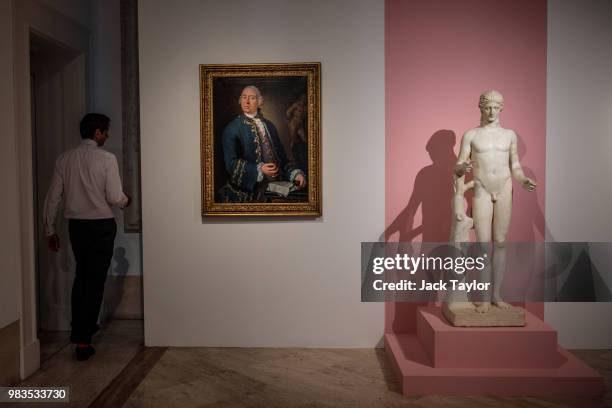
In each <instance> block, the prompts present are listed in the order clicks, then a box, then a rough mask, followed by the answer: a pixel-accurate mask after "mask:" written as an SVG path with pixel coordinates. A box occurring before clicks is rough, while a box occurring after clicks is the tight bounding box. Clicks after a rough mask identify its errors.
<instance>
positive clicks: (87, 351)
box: [74, 346, 96, 361]
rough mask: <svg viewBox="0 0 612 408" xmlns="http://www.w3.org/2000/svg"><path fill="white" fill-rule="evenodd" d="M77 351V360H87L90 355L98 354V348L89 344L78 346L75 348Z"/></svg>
mask: <svg viewBox="0 0 612 408" xmlns="http://www.w3.org/2000/svg"><path fill="white" fill-rule="evenodd" d="M74 351H75V353H76V359H77V361H85V360H88V359H89V357H91V356H93V355H94V354H96V349H95V348H93V347H91V346H87V347H78V346H77V347H76V348H75V349H74Z"/></svg>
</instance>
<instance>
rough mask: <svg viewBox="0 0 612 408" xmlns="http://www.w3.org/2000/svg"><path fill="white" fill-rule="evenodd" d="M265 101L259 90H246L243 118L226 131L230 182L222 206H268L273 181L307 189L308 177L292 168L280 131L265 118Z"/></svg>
mask: <svg viewBox="0 0 612 408" xmlns="http://www.w3.org/2000/svg"><path fill="white" fill-rule="evenodd" d="M263 101H264V99H263V96H262V95H261V92H260V91H259V89H257V87H255V86H253V85H249V86H247V87H245V88H244V89H243V90H242V93H241V94H240V98H239V99H238V104H239V105H240V108H241V109H242V114H241V115H239V116H237V117H236V118H235V119H233V120H232V121H231V122H230V123H229V124H228V125H227V126H226V127H225V130H224V131H223V159H224V162H225V169H226V171H227V173H228V181H227V183H226V184H225V185H224V186H223V187H221V189H220V190H219V201H221V202H228V203H249V202H264V201H266V198H265V192H266V189H267V186H268V183H269V182H271V181H290V182H292V183H294V184H295V186H296V187H297V189H303V188H305V187H306V177H305V176H304V173H303V172H302V171H301V170H299V169H295V168H293V167H292V166H291V165H290V164H289V162H288V160H287V155H286V154H285V149H284V148H283V144H282V142H281V140H280V138H279V137H278V132H277V130H276V127H275V126H274V125H273V124H272V122H270V121H269V120H267V119H265V118H264V117H263V116H262V114H261V111H260V109H261V106H262V105H263Z"/></svg>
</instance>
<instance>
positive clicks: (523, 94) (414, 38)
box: [385, 0, 546, 332]
mask: <svg viewBox="0 0 612 408" xmlns="http://www.w3.org/2000/svg"><path fill="white" fill-rule="evenodd" d="M385 69H386V115H387V118H386V123H387V125H386V126H387V129H386V146H385V149H386V160H385V162H386V165H385V166H386V169H385V171H386V186H385V187H386V193H385V196H386V197H385V198H386V209H385V211H386V214H385V218H386V220H385V221H386V225H387V231H386V235H387V239H388V240H389V241H397V240H398V239H400V237H401V240H402V241H407V240H411V239H414V240H416V241H428V242H436V241H438V242H444V241H447V240H448V236H449V231H450V213H451V210H450V196H451V193H452V185H451V182H452V175H451V169H452V166H453V165H454V161H455V160H456V154H457V153H458V146H459V142H460V140H461V136H462V134H463V132H465V131H466V130H467V129H469V128H472V127H475V126H477V125H478V124H479V115H480V113H479V111H478V106H477V105H478V96H479V95H480V93H481V92H482V91H484V90H487V89H491V88H493V89H497V90H499V91H500V92H501V93H502V94H503V95H504V98H505V106H504V111H503V112H502V114H501V124H502V126H503V127H507V128H511V129H514V130H515V131H516V132H517V133H518V134H519V137H520V138H521V139H522V141H523V142H524V143H522V144H520V145H519V150H520V151H519V153H520V154H521V163H522V165H523V168H524V170H525V172H526V174H528V175H529V176H531V177H532V178H535V179H536V181H537V182H538V190H537V193H536V194H533V193H532V194H527V193H526V192H524V191H523V190H522V189H521V188H520V187H519V186H518V185H517V184H516V183H515V186H514V187H515V188H514V210H513V216H514V217H513V220H512V225H511V229H510V233H509V237H508V239H509V240H510V241H534V240H537V241H540V240H542V239H543V238H542V237H543V231H542V232H540V231H541V230H542V229H543V225H544V216H543V210H544V208H545V207H544V190H545V186H544V182H545V167H546V151H545V149H546V146H545V142H546V0H500V1H495V2H491V1H485V0H462V1H453V0H428V1H422V0H386V68H385ZM525 146H526V148H525ZM417 208H418V210H416V212H415V209H417ZM412 214H414V216H412ZM519 214H520V216H519ZM411 218H413V219H412V220H411ZM414 309H415V305H413V304H400V303H397V304H395V303H388V304H387V305H386V308H385V311H386V313H385V316H386V317H385V319H386V329H385V330H386V331H387V332H391V331H392V332H413V331H414V327H415V326H414V323H415V322H414V316H415V313H414Z"/></svg>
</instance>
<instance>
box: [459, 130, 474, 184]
mask: <svg viewBox="0 0 612 408" xmlns="http://www.w3.org/2000/svg"><path fill="white" fill-rule="evenodd" d="M473 138H474V135H473V133H472V132H470V131H467V132H466V133H465V134H464V135H463V137H462V138H461V147H460V150H459V157H458V158H457V164H455V169H454V171H455V176H457V177H461V176H463V175H464V174H465V173H467V172H469V171H470V170H472V165H471V163H470V154H471V153H472V139H473Z"/></svg>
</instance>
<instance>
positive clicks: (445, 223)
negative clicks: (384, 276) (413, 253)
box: [381, 129, 457, 333]
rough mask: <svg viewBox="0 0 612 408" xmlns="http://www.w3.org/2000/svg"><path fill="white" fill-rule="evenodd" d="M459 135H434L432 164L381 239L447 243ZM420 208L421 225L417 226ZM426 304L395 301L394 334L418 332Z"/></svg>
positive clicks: (446, 132)
mask: <svg viewBox="0 0 612 408" xmlns="http://www.w3.org/2000/svg"><path fill="white" fill-rule="evenodd" d="M456 141H457V136H456V135H455V132H453V131H452V130H447V129H442V130H438V131H436V132H434V134H433V135H432V136H431V137H430V138H429V140H428V141H427V144H426V145H425V150H426V151H427V153H428V154H429V157H430V158H431V162H432V163H431V164H430V165H428V166H426V167H423V168H422V169H421V170H420V171H419V172H418V173H417V175H416V178H415V180H414V186H413V189H412V194H411V196H410V199H409V200H408V204H407V205H406V207H404V209H403V210H402V211H401V212H400V213H399V214H398V216H397V217H396V218H395V219H394V220H393V221H392V222H391V223H390V224H389V226H388V227H387V228H386V230H385V232H384V234H383V236H381V238H382V239H384V240H385V241H388V240H389V239H390V238H391V237H392V236H393V235H394V234H396V233H399V241H400V242H404V243H409V242H412V241H413V240H414V239H415V238H416V237H418V236H419V235H420V236H421V239H420V240H419V241H421V242H448V240H449V236H450V231H451V223H452V219H451V200H452V197H453V167H454V166H455V163H456V162H457V156H456V154H455V151H454V147H455V144H456ZM419 207H420V208H421V225H418V226H415V225H414V221H415V216H416V214H417V210H418V209H419ZM426 304H427V303H422V302H421V303H412V302H395V303H394V306H393V307H394V309H395V312H394V320H393V324H392V327H393V332H395V333H402V332H403V333H405V332H415V331H416V311H417V308H418V307H419V306H424V305H426Z"/></svg>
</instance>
